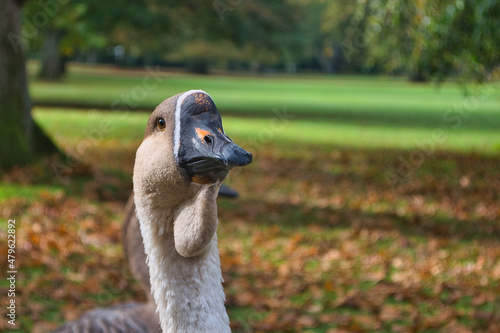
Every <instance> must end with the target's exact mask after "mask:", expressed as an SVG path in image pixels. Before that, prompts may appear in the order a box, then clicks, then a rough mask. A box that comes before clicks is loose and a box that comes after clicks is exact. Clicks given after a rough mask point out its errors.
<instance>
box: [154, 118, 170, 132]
mask: <svg viewBox="0 0 500 333" xmlns="http://www.w3.org/2000/svg"><path fill="white" fill-rule="evenodd" d="M156 126H158V128H159V129H160V131H164V130H165V127H167V122H166V121H165V119H163V118H158V119H157V120H156Z"/></svg>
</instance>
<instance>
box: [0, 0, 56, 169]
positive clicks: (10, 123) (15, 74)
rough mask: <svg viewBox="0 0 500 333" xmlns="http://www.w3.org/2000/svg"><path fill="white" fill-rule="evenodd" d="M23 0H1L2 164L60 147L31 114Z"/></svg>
mask: <svg viewBox="0 0 500 333" xmlns="http://www.w3.org/2000/svg"><path fill="white" fill-rule="evenodd" d="M22 2H23V1H22V0H19V1H14V0H0V167H2V168H8V167H12V166H13V165H16V164H24V163H28V162H30V161H32V160H33V159H34V158H35V157H36V156H41V155H43V154H46V153H50V152H55V151H57V148H56V147H55V145H54V144H53V143H52V142H51V141H50V139H49V138H48V137H47V136H46V135H45V134H44V133H43V131H42V130H41V129H40V127H39V126H38V125H37V124H36V123H35V122H34V121H33V118H32V117H31V102H30V98H29V94H28V87H27V79H26V68H25V58H24V52H23V49H22V48H21V47H20V45H19V40H20V39H21V37H20V36H21V15H20V7H21V5H22Z"/></svg>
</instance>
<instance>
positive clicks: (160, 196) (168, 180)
mask: <svg viewBox="0 0 500 333" xmlns="http://www.w3.org/2000/svg"><path fill="white" fill-rule="evenodd" d="M252 158H253V157H252V154H250V153H249V152H247V151H245V150H244V149H243V148H241V147H239V146H238V145H236V144H235V143H234V142H233V141H232V140H231V139H230V138H229V137H228V136H227V135H226V134H225V132H224V129H223V127H222V121H221V118H220V114H219V112H218V110H217V107H216V106H215V103H214V101H213V99H212V98H211V97H210V95H209V94H207V93H206V92H204V91H202V90H190V91H187V92H184V93H181V94H177V95H175V96H172V97H170V98H168V99H166V100H164V101H163V102H162V103H161V104H160V105H158V107H157V108H156V109H155V110H154V111H153V113H152V114H151V116H150V117H149V119H148V122H147V125H146V129H145V134H144V138H143V141H142V143H141V145H140V146H139V148H138V150H137V153H136V159H135V165H134V174H133V190H134V195H133V200H132V199H131V200H129V204H128V205H127V206H128V209H127V216H126V220H128V221H129V223H128V224H127V226H126V228H128V229H129V230H134V228H135V229H136V228H137V225H138V227H139V229H140V234H141V236H142V240H143V245H144V250H145V251H144V252H145V255H146V258H147V259H146V261H145V262H146V265H147V267H148V269H147V270H146V269H145V268H144V267H143V266H138V267H136V268H134V267H132V270H133V272H134V274H136V275H137V276H138V278H139V280H140V281H141V282H142V285H143V286H144V288H145V289H148V286H150V289H151V290H147V293H148V294H149V293H150V294H151V297H150V298H149V299H148V302H147V303H144V304H136V303H130V304H125V305H121V306H117V307H114V308H110V309H99V310H94V311H91V312H89V313H87V314H85V315H84V316H83V317H82V318H80V319H78V320H76V321H74V322H71V323H67V324H65V325H63V326H62V327H61V328H59V329H58V330H56V332H107V331H116V332H160V331H163V332H230V331H231V330H230V326H229V317H228V315H227V312H226V309H225V305H224V303H225V294H224V290H223V287H222V282H223V279H222V273H221V269H220V258H219V251H218V247H217V233H216V229H217V225H218V220H217V204H216V198H217V194H218V191H219V188H220V186H221V183H222V181H223V180H224V179H225V178H226V177H227V175H228V174H229V171H230V170H231V169H232V168H234V167H237V166H245V165H248V164H249V163H251V162H252ZM133 206H135V214H134V211H133ZM132 235H133V232H130V233H129V232H127V234H126V236H125V238H126V239H125V242H126V243H129V242H130V243H131V242H135V243H134V244H135V246H134V245H130V248H137V247H138V248H142V247H141V246H138V245H137V244H136V242H137V240H138V239H139V238H138V237H134V236H132ZM126 248H128V247H126ZM137 252H140V251H137ZM127 255H128V256H129V259H130V256H131V253H130V252H128V253H127ZM142 255H143V254H142ZM138 256H139V257H138V258H139V259H136V260H130V262H131V263H132V262H137V263H139V265H141V262H143V259H141V258H140V256H141V254H140V253H139V254H138ZM146 272H148V273H149V274H146ZM148 277H149V281H147V280H148Z"/></svg>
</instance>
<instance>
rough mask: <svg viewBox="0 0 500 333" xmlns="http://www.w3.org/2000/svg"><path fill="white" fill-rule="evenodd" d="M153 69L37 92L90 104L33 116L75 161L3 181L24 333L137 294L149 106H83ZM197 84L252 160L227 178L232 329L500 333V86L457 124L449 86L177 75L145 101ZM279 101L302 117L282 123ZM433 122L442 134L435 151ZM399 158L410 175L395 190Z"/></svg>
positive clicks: (225, 245)
mask: <svg viewBox="0 0 500 333" xmlns="http://www.w3.org/2000/svg"><path fill="white" fill-rule="evenodd" d="M144 75H145V74H144V73H143V72H140V71H128V72H127V71H122V72H118V71H116V70H109V69H102V68H100V69H99V68H91V69H90V71H88V69H85V68H83V67H78V66H76V67H73V68H72V72H70V75H69V77H68V78H67V79H66V81H65V82H64V83H45V82H39V81H34V82H33V83H32V92H33V95H34V99H35V101H36V102H37V103H39V104H46V105H48V104H51V105H57V104H59V105H61V104H64V103H66V102H67V103H68V104H70V105H72V106H73V107H75V106H77V105H78V106H79V107H80V108H79V109H74V108H70V107H65V108H55V107H47V106H44V107H37V108H36V109H35V111H34V116H35V119H36V120H37V121H38V122H39V123H40V124H41V125H42V127H43V128H44V129H45V130H46V131H47V132H48V133H49V134H50V135H51V136H52V137H53V138H54V139H55V141H56V142H57V143H58V145H59V146H60V147H62V148H63V149H64V150H65V151H66V152H68V153H70V154H72V155H73V156H74V157H75V160H76V161H58V160H50V159H48V160H45V161H43V162H40V163H38V164H36V165H33V166H30V167H24V168H15V169H14V170H12V171H10V172H8V173H5V174H3V175H2V179H1V181H2V183H1V187H0V207H1V208H0V211H1V215H2V217H3V218H2V222H0V236H1V237H6V232H5V230H6V227H5V224H6V220H7V219H8V218H16V221H18V223H19V224H18V225H19V228H18V229H17V235H16V236H17V249H18V252H17V258H18V259H17V264H18V265H19V274H18V285H17V289H18V293H17V296H16V297H17V300H18V301H19V304H22V306H20V307H19V308H18V319H19V321H18V323H19V325H20V326H19V330H18V331H19V332H45V331H48V330H50V329H52V328H54V327H55V326H57V325H58V324H59V323H61V322H63V321H65V320H71V319H74V318H77V317H78V316H80V315H81V313H82V312H84V311H85V310H87V309H91V308H95V307H97V306H108V305H110V304H116V303H120V302H125V301H127V300H136V301H141V300H144V299H145V297H144V295H143V294H142V291H141V289H140V287H139V285H138V284H137V282H136V281H135V280H134V279H133V277H132V276H131V274H130V272H129V271H128V266H127V263H126V261H125V259H124V257H123V252H122V249H121V239H120V232H121V231H120V228H121V220H122V219H123V206H124V201H125V200H126V198H127V197H128V195H129V194H130V190H131V186H132V184H131V175H132V167H133V161H134V154H135V150H136V149H137V147H138V145H139V144H140V141H141V140H142V135H143V130H144V125H145V122H146V120H147V117H148V113H144V112H130V113H124V112H120V111H116V112H113V111H95V110H91V108H92V107H97V106H99V107H105V108H106V109H112V108H111V107H110V106H109V105H110V104H111V103H112V102H113V98H120V96H121V94H123V93H125V94H126V93H130V92H131V91H132V90H133V89H134V87H136V86H138V85H139V86H140V85H141V84H142V80H143V77H144ZM191 88H201V89H205V90H207V91H208V92H209V93H211V95H212V96H213V97H214V100H215V101H216V103H217V105H218V107H219V110H220V111H221V113H222V114H223V123H224V127H225V130H226V132H227V133H228V134H229V135H230V136H231V137H232V138H233V139H234V140H235V141H236V142H237V143H240V144H241V145H242V146H243V147H245V148H247V149H248V150H250V151H251V152H252V153H253V154H254V156H255V158H254V162H253V163H252V164H251V165H249V166H248V167H245V168H242V169H240V170H235V171H233V172H232V174H231V176H230V177H229V179H228V181H227V182H228V183H229V184H230V185H231V186H232V187H234V188H235V189H236V190H238V191H239V193H240V195H241V196H240V198H238V199H220V201H219V215H220V225H219V229H218V234H219V248H220V252H221V263H222V270H223V275H224V279H225V284H224V286H225V290H226V294H227V308H228V312H229V316H230V318H231V322H232V327H233V331H235V332H251V331H255V332H275V331H280V332H296V331H297V332H299V331H300V332H366V331H368V332H370V331H371V332H374V331H376V332H407V331H419V332H438V331H453V332H487V331H495V330H498V329H500V327H499V324H498V323H499V322H500V315H499V313H500V287H499V286H500V284H499V282H500V242H499V239H500V205H499V196H498V193H500V178H499V177H498V165H499V162H500V157H499V148H500V135H499V133H498V130H497V128H498V125H499V123H500V112H499V110H498V104H499V101H500V99H499V91H498V90H495V91H494V92H492V93H489V94H488V96H487V97H485V98H484V99H482V100H481V101H480V103H479V106H478V107H477V108H476V109H474V110H472V111H471V112H470V113H464V110H462V114H461V118H460V119H461V124H460V126H457V128H456V129H454V128H453V125H454V124H455V123H454V122H447V121H445V120H444V119H443V115H444V114H446V112H447V110H453V107H454V104H455V103H462V102H463V101H464V99H463V97H462V96H461V95H460V92H459V90H458V89H457V88H456V87H454V86H453V85H451V84H446V85H444V86H443V87H441V89H440V90H441V92H440V93H439V94H438V93H437V92H436V89H435V88H434V87H432V85H413V84H409V83H407V82H405V81H402V80H398V79H377V78H356V77H344V78H335V77H333V78H323V77H314V76H304V77H288V76H280V77H271V78H265V79H263V78H258V77H251V78H248V77H223V76H207V77H204V76H192V75H185V74H170V75H166V76H165V77H164V81H162V82H161V85H160V86H158V87H157V88H156V89H154V90H151V91H150V92H149V93H148V94H147V96H146V97H145V98H144V99H142V100H141V101H138V103H137V106H136V108H137V109H148V110H151V109H152V108H153V107H154V106H155V105H156V104H157V103H158V102H159V101H161V100H163V99H164V98H165V97H168V96H170V95H171V94H174V93H177V92H181V91H184V90H188V89H191ZM114 96H117V97H114ZM468 101H469V102H471V101H472V100H470V99H469V100H468ZM106 105H108V106H107V107H106ZM284 107H286V112H288V115H292V116H294V117H288V116H287V117H285V118H283V116H282V117H281V118H276V115H275V114H273V109H278V110H280V111H283V108H284ZM466 111H467V110H466ZM457 115H458V113H453V114H448V116H457ZM279 119H281V120H279ZM283 119H284V120H283ZM453 119H455V120H454V121H458V118H453ZM436 129H442V130H443V132H444V135H445V138H446V139H445V140H439V142H430V141H428V140H429V138H431V137H432V133H433V131H435V130H436ZM435 141H436V140H435ZM422 145H424V147H425V146H426V147H432V149H430V148H429V149H427V150H419V149H421V148H419V147H422ZM419 152H420V153H422V154H424V155H418V154H420V153H419ZM422 156H423V158H422V159H421V160H418V163H417V162H416V161H415V159H416V157H419V158H420V157H422ZM402 161H406V162H402ZM404 163H414V165H413V168H412V169H411V170H409V171H405V172H404V175H403V176H404V177H403V178H404V179H403V181H400V182H396V183H394V182H392V181H391V178H390V177H389V178H388V177H387V175H388V174H390V173H391V172H393V173H394V172H395V173H397V172H398V170H399V171H401V168H402V166H404ZM415 163H416V164H415ZM54 170H56V171H58V174H59V175H60V177H55V176H54V173H53V171H54ZM4 239H5V238H4ZM0 252H2V253H6V244H4V243H3V242H2V243H0ZM2 258H3V257H2ZM2 264H3V263H2ZM2 267H3V266H2ZM6 287H7V284H6V283H5V281H4V282H1V283H0V290H1V291H2V292H4V291H6ZM0 325H4V322H2V323H1V324H0ZM0 327H1V328H8V327H7V326H0Z"/></svg>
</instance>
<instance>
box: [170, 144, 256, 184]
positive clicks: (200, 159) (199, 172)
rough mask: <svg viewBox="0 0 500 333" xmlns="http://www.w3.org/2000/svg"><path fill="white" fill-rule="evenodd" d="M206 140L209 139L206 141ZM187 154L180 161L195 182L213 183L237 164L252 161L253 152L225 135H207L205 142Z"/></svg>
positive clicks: (225, 175) (222, 177) (240, 164)
mask: <svg viewBox="0 0 500 333" xmlns="http://www.w3.org/2000/svg"><path fill="white" fill-rule="evenodd" d="M205 141H208V143H207V142H205ZM192 148H194V149H192V150H191V151H190V152H189V153H188V154H186V155H185V156H184V157H183V159H182V160H181V162H180V166H181V167H183V168H184V169H185V170H186V172H187V174H188V175H189V177H191V180H192V181H193V182H195V183H201V184H212V183H216V182H218V181H221V180H223V179H224V178H226V177H227V175H228V174H229V171H230V170H231V169H232V168H234V167H237V166H245V165H248V164H250V163H251V162H252V158H253V157H252V154H250V153H249V152H247V151H246V150H244V149H243V148H241V147H239V146H238V145H237V144H235V143H234V142H232V141H231V140H230V139H229V138H227V137H224V136H223V135H218V136H217V137H211V136H208V137H205V138H204V143H201V144H199V145H198V144H195V147H192Z"/></svg>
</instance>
